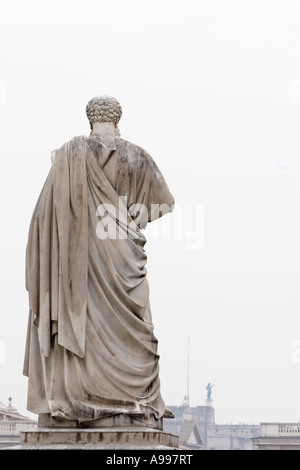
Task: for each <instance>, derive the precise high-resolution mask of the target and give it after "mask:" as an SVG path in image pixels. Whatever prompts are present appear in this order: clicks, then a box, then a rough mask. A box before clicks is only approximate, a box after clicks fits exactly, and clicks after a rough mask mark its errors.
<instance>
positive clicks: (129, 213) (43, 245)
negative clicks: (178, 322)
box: [24, 97, 174, 428]
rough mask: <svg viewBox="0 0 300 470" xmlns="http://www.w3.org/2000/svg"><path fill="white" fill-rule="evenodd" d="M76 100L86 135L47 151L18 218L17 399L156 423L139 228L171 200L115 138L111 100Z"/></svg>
mask: <svg viewBox="0 0 300 470" xmlns="http://www.w3.org/2000/svg"><path fill="white" fill-rule="evenodd" d="M87 110H88V117H89V119H90V125H91V130H92V131H91V135H90V136H89V137H85V136H80V137H76V138H74V139H72V140H71V141H70V142H67V143H66V144H64V145H63V146H62V147H60V148H59V149H58V150H56V151H54V152H53V153H52V162H53V163H52V168H51V170H50V172H49V175H48V178H47V180H46V182H45V185H44V187H43V189H42V192H41V194H40V197H39V199H38V201H37V205H36V207H35V210H34V213H33V216H32V220H31V224H30V230H29V238H28V245H27V252H26V287H27V289H28V292H29V304H30V314H29V321H28V336H27V343H26V354H25V361H24V374H25V375H27V376H28V410H30V411H31V412H33V413H37V414H39V415H45V414H48V415H49V416H50V417H52V418H53V419H55V418H61V419H64V420H67V421H69V422H70V423H71V422H72V421H76V422H77V423H87V422H93V421H95V420H98V419H104V420H105V419H111V418H112V417H114V416H117V415H122V414H123V415H126V416H129V415H130V416H131V418H132V419H137V420H139V419H140V417H141V416H142V415H144V416H148V417H150V416H152V418H151V419H152V420H153V423H154V424H153V427H158V428H160V427H161V425H160V424H159V423H161V420H162V417H163V416H164V415H165V414H166V409H165V404H164V401H163V399H162V397H161V393H160V380H159V355H158V353H157V339H156V337H155V335H154V329H153V323H152V316H151V309H150V303H149V286H148V281H147V270H146V261H147V256H146V253H145V244H146V238H145V236H144V234H143V232H142V231H141V228H143V227H145V226H146V225H147V223H149V222H151V221H153V220H155V219H157V218H158V217H160V216H162V215H164V214H165V213H167V212H170V211H172V209H173V206H174V199H173V196H172V195H171V193H170V191H169V188H168V186H167V184H166V182H165V180H164V177H163V175H162V174H161V172H160V170H159V168H158V167H157V165H156V164H155V162H154V161H153V159H152V158H151V156H150V155H149V154H148V153H147V152H146V151H145V150H143V149H142V148H141V147H139V146H137V145H135V144H132V143H130V142H128V141H126V140H124V139H122V138H121V137H120V133H119V130H118V128H117V124H118V122H119V119H120V117H121V112H122V111H121V107H120V105H119V104H118V103H116V100H114V99H111V98H106V97H105V98H101V99H98V101H97V99H96V100H94V102H91V103H90V104H89V105H88V107H87ZM137 204H138V205H139V206H137ZM154 205H156V207H155V208H154V209H153V207H154ZM158 206H159V209H157V207H158ZM106 209H107V210H106ZM138 209H140V210H138ZM106 229H107V231H106ZM105 231H106V234H107V233H108V234H109V236H106V238H105ZM114 233H116V234H117V237H114V236H113V235H114ZM159 314H165V312H159ZM149 419H150V418H149ZM154 420H156V421H154ZM149 422H150V421H149V420H148V421H147V419H146V420H145V422H144V425H146V426H148V425H149Z"/></svg>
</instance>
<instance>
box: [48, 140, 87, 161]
mask: <svg viewBox="0 0 300 470" xmlns="http://www.w3.org/2000/svg"><path fill="white" fill-rule="evenodd" d="M87 140H88V138H87V137H86V136H85V135H78V136H75V137H73V138H72V139H71V140H68V141H67V142H65V143H64V144H63V145H61V146H60V147H59V148H57V149H55V150H52V152H51V161H52V163H53V162H54V160H55V158H57V157H58V156H60V157H62V158H63V157H64V156H66V155H67V154H66V151H67V149H68V148H70V147H71V148H75V147H78V146H80V145H83V144H86V143H87Z"/></svg>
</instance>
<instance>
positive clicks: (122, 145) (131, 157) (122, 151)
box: [114, 137, 153, 165]
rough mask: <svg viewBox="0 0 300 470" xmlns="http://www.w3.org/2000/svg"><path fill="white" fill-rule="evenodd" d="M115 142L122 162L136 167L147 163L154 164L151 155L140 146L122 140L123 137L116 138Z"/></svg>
mask: <svg viewBox="0 0 300 470" xmlns="http://www.w3.org/2000/svg"><path fill="white" fill-rule="evenodd" d="M114 142H115V145H116V148H117V150H118V154H119V159H120V161H127V162H128V163H130V162H132V163H133V164H134V165H144V164H145V163H146V162H147V163H152V161H153V159H152V157H151V156H150V154H149V153H148V152H147V150H145V149H144V148H142V147H140V146H139V145H137V144H134V143H133V142H129V141H128V140H125V139H122V138H121V137H116V138H115V139H114Z"/></svg>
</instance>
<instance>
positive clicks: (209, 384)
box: [206, 382, 214, 401]
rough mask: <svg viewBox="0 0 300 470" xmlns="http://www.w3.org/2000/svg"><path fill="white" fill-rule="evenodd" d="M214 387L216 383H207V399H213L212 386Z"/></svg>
mask: <svg viewBox="0 0 300 470" xmlns="http://www.w3.org/2000/svg"><path fill="white" fill-rule="evenodd" d="M213 387H214V385H212V384H211V383H210V382H209V383H208V384H207V386H206V390H207V396H206V401H212V399H211V393H212V388H213Z"/></svg>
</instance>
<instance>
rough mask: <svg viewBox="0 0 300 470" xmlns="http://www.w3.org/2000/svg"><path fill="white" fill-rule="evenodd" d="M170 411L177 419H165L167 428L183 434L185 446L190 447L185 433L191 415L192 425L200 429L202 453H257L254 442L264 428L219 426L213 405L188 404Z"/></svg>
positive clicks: (199, 445)
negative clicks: (189, 405) (238, 451)
mask: <svg viewBox="0 0 300 470" xmlns="http://www.w3.org/2000/svg"><path fill="white" fill-rule="evenodd" d="M168 408H170V409H171V410H172V411H173V413H174V415H175V418H174V419H168V420H165V421H164V429H165V431H168V432H173V433H174V434H179V444H180V446H182V447H184V446H185V445H186V442H185V441H184V432H183V431H184V428H186V427H187V424H186V421H187V420H186V417H187V416H188V415H190V422H192V423H194V424H195V425H196V426H197V427H196V428H195V429H197V431H195V435H196V434H197V432H198V434H199V438H198V441H199V443H198V445H197V448H198V449H199V450H257V447H256V444H255V442H254V441H253V440H252V439H253V438H254V437H257V436H259V434H260V425H254V424H252V425H250V424H216V423H215V410H214V408H213V407H212V406H211V404H210V405H208V406H196V407H187V406H186V404H185V403H184V404H183V405H182V406H168ZM191 426H192V424H191V425H190V427H191ZM200 441H201V443H200ZM188 448H193V447H188ZM194 448H196V447H194Z"/></svg>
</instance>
